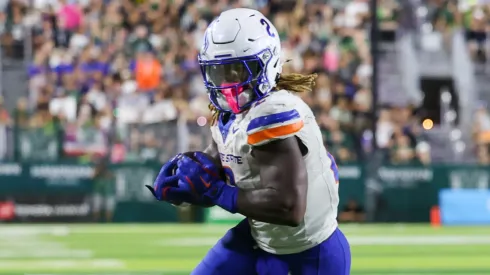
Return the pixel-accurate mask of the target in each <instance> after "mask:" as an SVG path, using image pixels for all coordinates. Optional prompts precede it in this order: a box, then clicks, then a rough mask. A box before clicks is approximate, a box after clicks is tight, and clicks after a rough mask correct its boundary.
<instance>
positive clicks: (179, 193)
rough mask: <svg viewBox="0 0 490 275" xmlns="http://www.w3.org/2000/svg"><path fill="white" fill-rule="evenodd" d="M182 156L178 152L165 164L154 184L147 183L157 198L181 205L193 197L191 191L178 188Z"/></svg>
mask: <svg viewBox="0 0 490 275" xmlns="http://www.w3.org/2000/svg"><path fill="white" fill-rule="evenodd" d="M181 156H182V155H181V154H178V155H177V156H175V157H173V158H172V159H170V160H169V161H168V162H167V163H165V164H164V165H163V167H162V169H160V172H159V173H158V176H157V178H156V179H155V181H154V183H153V186H149V185H146V187H147V188H148V189H149V190H150V191H151V193H152V194H153V196H155V198H156V199H157V200H159V201H166V202H169V203H171V204H174V205H181V204H182V203H183V202H185V201H187V200H190V199H191V198H192V196H191V194H190V193H188V192H186V191H185V190H182V189H180V188H178V181H179V177H178V176H177V175H176V170H177V162H178V160H179V159H180V157H181Z"/></svg>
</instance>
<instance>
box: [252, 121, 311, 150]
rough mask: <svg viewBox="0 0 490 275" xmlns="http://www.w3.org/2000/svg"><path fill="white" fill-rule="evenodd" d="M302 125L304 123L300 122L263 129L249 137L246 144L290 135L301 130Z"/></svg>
mask: <svg viewBox="0 0 490 275" xmlns="http://www.w3.org/2000/svg"><path fill="white" fill-rule="evenodd" d="M303 125H304V122H303V121H302V120H301V121H298V122H296V123H293V124H288V125H284V126H279V127H275V128H271V129H265V130H262V131H259V132H257V133H253V134H251V135H249V136H248V143H249V144H252V145H254V144H257V143H260V142H262V141H265V140H268V139H272V138H278V137H281V136H287V135H291V134H294V133H296V132H298V131H299V130H301V128H303Z"/></svg>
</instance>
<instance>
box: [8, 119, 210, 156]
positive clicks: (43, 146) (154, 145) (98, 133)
mask: <svg viewBox="0 0 490 275" xmlns="http://www.w3.org/2000/svg"><path fill="white" fill-rule="evenodd" d="M0 131H1V132H0V140H1V141H2V142H5V141H6V142H5V143H3V144H5V146H3V147H1V148H0V149H1V150H0V160H9V161H15V162H29V161H41V160H42V161H49V162H53V161H68V160H70V161H75V162H78V163H86V162H87V161H89V160H93V159H94V158H93V157H94V156H97V157H101V156H104V157H111V156H112V160H114V162H117V163H120V162H129V163H142V162H152V163H163V162H165V161H167V160H168V159H170V158H171V157H172V156H174V155H176V154H177V153H178V152H184V151H198V150H203V149H204V148H206V147H207V145H209V144H210V142H211V132H210V129H209V127H207V126H205V127H202V126H199V125H197V123H195V122H179V121H178V120H175V121H163V122H159V123H152V124H141V123H139V124H129V125H125V126H124V127H123V128H122V129H118V130H117V131H115V132H112V131H107V130H104V129H101V128H100V127H98V126H97V125H93V124H86V125H77V124H68V123H60V122H59V121H57V120H56V119H52V118H51V117H49V116H48V117H43V114H42V112H41V114H36V115H35V116H32V117H31V116H28V115H18V114H17V115H16V116H15V123H14V124H13V126H2V128H1V129H0ZM111 141H112V142H111Z"/></svg>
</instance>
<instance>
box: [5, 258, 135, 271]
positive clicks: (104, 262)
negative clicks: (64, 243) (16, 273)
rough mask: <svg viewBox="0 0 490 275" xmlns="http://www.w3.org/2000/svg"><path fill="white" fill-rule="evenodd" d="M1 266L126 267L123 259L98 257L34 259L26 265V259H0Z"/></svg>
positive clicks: (23, 267)
mask: <svg viewBox="0 0 490 275" xmlns="http://www.w3.org/2000/svg"><path fill="white" fill-rule="evenodd" d="M0 266H1V267H2V268H3V269H11V270H33V269H34V270H36V269H41V268H49V269H67V268H68V269H70V268H72V269H78V270H80V269H81V268H87V267H89V268H90V267H94V268H101V269H104V268H107V269H113V268H124V267H125V266H126V265H125V264H124V262H123V261H120V260H117V259H98V260H80V261H79V260H32V261H29V264H27V265H26V262H25V261H24V260H21V261H16V260H0Z"/></svg>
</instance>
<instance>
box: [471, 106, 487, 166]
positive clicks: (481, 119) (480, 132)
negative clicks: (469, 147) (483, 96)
mask: <svg viewBox="0 0 490 275" xmlns="http://www.w3.org/2000/svg"><path fill="white" fill-rule="evenodd" d="M473 134H474V141H475V144H476V145H477V157H478V161H479V162H480V163H482V164H485V163H488V159H489V153H490V113H489V112H488V110H487V107H486V104H480V106H478V109H477V111H476V114H475V121H474V124H473Z"/></svg>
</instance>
